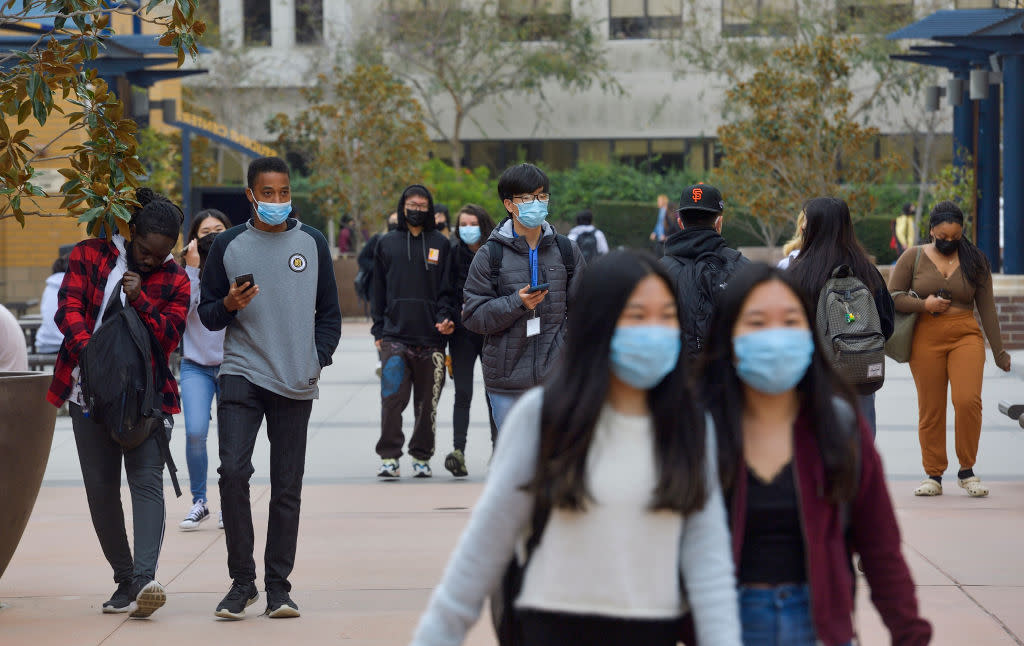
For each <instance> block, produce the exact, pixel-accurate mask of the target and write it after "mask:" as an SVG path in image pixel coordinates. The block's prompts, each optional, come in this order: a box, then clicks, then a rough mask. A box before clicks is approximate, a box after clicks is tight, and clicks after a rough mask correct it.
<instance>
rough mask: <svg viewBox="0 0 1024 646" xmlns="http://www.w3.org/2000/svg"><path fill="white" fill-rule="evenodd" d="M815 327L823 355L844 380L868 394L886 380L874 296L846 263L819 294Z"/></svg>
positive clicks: (836, 269)
mask: <svg viewBox="0 0 1024 646" xmlns="http://www.w3.org/2000/svg"><path fill="white" fill-rule="evenodd" d="M816 318H817V321H816V329H817V332H818V338H819V340H820V343H821V347H822V350H823V351H824V353H825V356H826V357H827V358H828V359H829V361H830V362H831V363H832V367H833V368H834V369H835V371H836V372H837V373H839V375H840V376H841V377H842V378H843V380H844V381H846V383H848V384H849V385H851V386H853V387H855V388H856V389H857V391H858V392H859V393H861V394H864V395H867V394H871V393H873V392H875V391H876V390H878V389H879V388H881V387H882V382H883V381H885V336H884V335H883V334H882V324H881V320H880V319H879V316H878V309H877V308H876V307H875V298H874V295H873V294H872V293H871V290H870V289H868V287H867V285H865V284H864V283H863V282H862V281H861V280H860V279H859V278H857V277H856V276H854V275H853V273H852V272H851V270H850V267H849V266H848V265H840V266H838V267H836V268H835V269H834V270H833V271H832V276H831V277H830V278H829V279H828V281H826V283H825V286H824V287H822V289H821V292H820V293H819V294H818V310H817V317H816Z"/></svg>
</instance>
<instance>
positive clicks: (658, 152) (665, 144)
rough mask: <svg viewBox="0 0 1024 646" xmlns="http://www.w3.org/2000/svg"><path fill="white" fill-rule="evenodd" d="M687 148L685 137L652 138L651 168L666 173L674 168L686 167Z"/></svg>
mask: <svg viewBox="0 0 1024 646" xmlns="http://www.w3.org/2000/svg"><path fill="white" fill-rule="evenodd" d="M685 149H686V141H684V140H683V139H652V140H651V165H650V169H651V170H652V171H654V172H657V173H664V172H666V171H667V170H669V169H672V168H677V169H682V168H685V165H686V157H685V155H684V151H685Z"/></svg>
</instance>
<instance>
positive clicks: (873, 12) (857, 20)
mask: <svg viewBox="0 0 1024 646" xmlns="http://www.w3.org/2000/svg"><path fill="white" fill-rule="evenodd" d="M836 9H837V11H838V20H839V29H840V31H849V32H852V33H855V34H874V33H883V32H884V33H888V32H890V31H892V30H893V29H895V28H896V27H898V26H901V25H906V24H908V23H910V22H911V21H912V20H913V18H914V2H913V0H838V2H837V3H836Z"/></svg>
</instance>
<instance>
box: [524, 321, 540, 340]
mask: <svg viewBox="0 0 1024 646" xmlns="http://www.w3.org/2000/svg"><path fill="white" fill-rule="evenodd" d="M538 334H540V317H539V316H534V317H533V318H528V319H526V336H527V338H529V337H531V336H537V335H538Z"/></svg>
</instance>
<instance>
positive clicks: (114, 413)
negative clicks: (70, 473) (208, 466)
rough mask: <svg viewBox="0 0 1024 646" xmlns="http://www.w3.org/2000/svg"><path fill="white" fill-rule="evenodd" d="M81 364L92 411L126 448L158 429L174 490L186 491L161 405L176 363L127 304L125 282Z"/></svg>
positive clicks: (85, 394) (113, 296)
mask: <svg viewBox="0 0 1024 646" xmlns="http://www.w3.org/2000/svg"><path fill="white" fill-rule="evenodd" d="M154 363H155V364H156V368H155V369H154ZM78 367H79V370H80V376H81V385H82V396H83V399H84V401H85V408H86V410H87V411H88V414H89V417H90V418H91V419H92V420H94V421H95V422H97V423H98V424H101V425H103V426H104V427H105V428H106V429H107V432H109V433H110V437H111V439H113V440H114V441H115V442H117V443H118V444H120V445H121V446H122V447H124V448H125V449H126V450H131V449H134V448H136V447H138V446H139V445H141V444H142V443H143V442H145V441H146V440H147V439H148V438H149V436H150V435H153V434H154V433H155V434H156V435H157V439H158V443H159V444H160V451H161V453H162V454H163V458H164V463H165V464H167V468H168V470H169V471H170V473H171V481H172V482H173V483H174V491H175V493H176V494H177V495H178V496H179V497H180V496H181V488H180V487H179V486H178V477H177V468H176V467H175V465H174V460H173V459H172V458H171V453H170V447H169V442H170V438H169V437H168V433H167V429H166V428H165V427H164V414H163V411H162V410H161V408H160V404H161V400H162V394H161V392H160V384H161V383H163V381H164V380H165V379H166V376H167V374H168V373H169V372H170V368H169V367H168V366H167V361H166V359H165V358H164V355H163V352H162V350H161V348H160V346H159V344H158V343H157V341H156V338H155V337H154V336H153V333H152V332H151V331H150V329H149V327H147V326H146V324H145V323H143V321H142V319H141V318H139V314H138V312H136V311H135V308H134V307H124V306H122V305H121V283H120V282H118V284H117V286H116V287H115V288H114V293H113V294H111V296H110V300H109V301H108V302H107V309H106V311H105V313H104V316H103V323H102V324H101V325H100V327H99V329H97V330H96V332H95V333H94V334H93V335H92V338H91V339H89V343H88V344H87V345H86V346H85V349H84V350H82V353H81V356H80V357H79V360H78Z"/></svg>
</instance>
